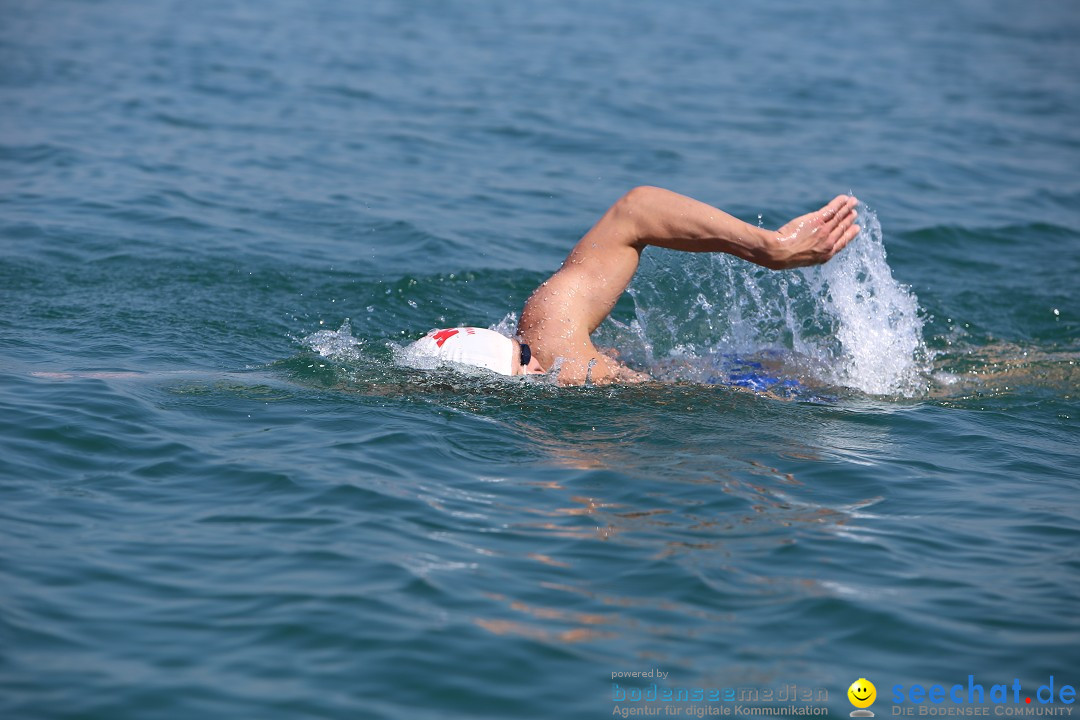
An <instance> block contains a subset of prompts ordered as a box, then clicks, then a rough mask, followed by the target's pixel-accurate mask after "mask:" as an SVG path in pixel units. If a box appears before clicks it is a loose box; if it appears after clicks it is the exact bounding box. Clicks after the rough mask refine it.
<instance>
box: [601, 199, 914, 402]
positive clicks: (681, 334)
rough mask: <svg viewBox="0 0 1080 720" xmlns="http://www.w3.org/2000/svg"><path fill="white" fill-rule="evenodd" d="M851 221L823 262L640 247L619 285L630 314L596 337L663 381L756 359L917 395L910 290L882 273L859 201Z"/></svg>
mask: <svg viewBox="0 0 1080 720" xmlns="http://www.w3.org/2000/svg"><path fill="white" fill-rule="evenodd" d="M860 220H861V225H862V230H861V232H860V233H859V235H858V237H857V238H856V239H855V240H853V241H852V242H851V244H850V245H849V246H848V247H847V248H846V249H845V250H844V252H843V253H841V254H840V255H839V256H837V257H836V258H834V259H833V260H832V261H831V262H829V263H828V264H826V265H824V266H819V267H815V268H803V269H799V270H794V271H790V272H782V273H774V272H772V271H769V270H765V269H764V268H759V267H756V266H752V265H749V264H747V263H745V262H743V261H740V260H736V259H734V258H732V257H730V256H725V255H711V254H702V255H693V256H688V255H676V254H674V253H670V252H665V251H659V252H655V251H652V250H650V252H649V253H647V254H646V255H645V257H644V259H643V262H642V270H641V272H640V273H639V275H638V278H637V279H635V281H634V283H633V284H632V286H631V288H630V291H629V293H630V295H631V297H632V298H633V301H634V319H633V320H632V321H631V322H630V323H629V324H626V323H618V322H615V323H613V327H614V333H613V334H614V337H612V336H611V335H612V333H611V332H610V331H609V332H608V335H609V337H608V338H601V339H602V340H603V339H607V340H609V341H611V342H613V343H614V344H616V345H619V346H620V347H626V348H627V350H626V352H625V354H626V355H627V357H630V358H631V359H633V360H636V361H637V362H639V363H642V364H644V365H647V366H648V367H650V368H652V369H653V371H654V374H658V375H659V376H660V377H666V378H668V377H669V378H671V379H687V380H700V379H701V377H698V376H705V375H707V374H710V373H712V372H714V371H715V366H716V365H717V364H718V363H721V362H723V360H724V359H725V358H729V359H730V358H731V357H733V356H742V357H749V356H754V357H757V358H760V357H763V356H765V357H769V358H772V359H774V360H776V361H777V362H778V363H779V364H781V365H782V366H783V371H785V372H787V373H789V374H793V375H800V376H802V377H806V378H810V379H812V380H814V381H817V382H819V383H827V384H830V385H841V386H846V387H850V388H854V389H857V390H859V391H861V392H865V393H869V394H874V395H902V396H914V395H921V394H923V393H925V391H926V385H927V381H926V379H925V373H926V372H927V371H928V369H929V367H928V366H929V363H928V351H927V349H926V345H925V342H924V340H923V318H922V317H921V315H920V311H919V305H918V299H917V298H916V297H915V295H914V293H912V292H911V290H910V288H908V287H905V286H903V285H901V284H900V283H898V282H897V281H896V280H895V279H894V278H893V276H892V270H891V268H890V267H889V265H888V262H887V261H886V255H885V247H884V243H883V241H882V232H881V225H880V223H879V222H878V219H877V216H876V214H875V213H873V212H872V211H870V210H868V209H866V208H865V207H864V208H861V209H860ZM673 360H677V362H676V363H673ZM675 365H677V366H678V367H679V368H681V369H680V370H678V371H673V369H672V368H673V366H675Z"/></svg>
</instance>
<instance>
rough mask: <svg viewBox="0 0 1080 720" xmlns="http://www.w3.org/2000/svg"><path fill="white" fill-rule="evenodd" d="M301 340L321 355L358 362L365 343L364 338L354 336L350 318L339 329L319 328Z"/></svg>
mask: <svg viewBox="0 0 1080 720" xmlns="http://www.w3.org/2000/svg"><path fill="white" fill-rule="evenodd" d="M300 342H302V343H303V344H304V345H305V346H306V347H307V348H308V349H309V350H312V351H313V352H315V353H317V354H318V355H320V356H321V357H324V358H326V359H328V360H334V361H338V362H356V361H357V360H359V359H360V357H361V349H362V348H363V345H364V343H363V341H362V340H360V339H359V338H355V337H353V334H352V326H351V325H350V324H349V319H348V318H345V322H343V323H342V324H341V327H340V328H338V329H337V330H319V331H317V332H314V333H312V334H310V335H308V336H306V337H304V338H303V339H302V340H301V341H300Z"/></svg>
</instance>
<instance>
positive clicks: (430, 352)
mask: <svg viewBox="0 0 1080 720" xmlns="http://www.w3.org/2000/svg"><path fill="white" fill-rule="evenodd" d="M408 349H409V350H410V351H412V352H415V353H416V354H418V355H422V356H426V357H434V358H437V359H438V360H439V361H441V362H449V363H460V364H462V365H475V366H477V367H482V368H487V369H488V370H491V371H492V372H497V373H499V374H500V375H513V374H514V341H513V340H511V339H510V338H508V337H506V336H505V335H500V334H499V333H497V332H495V331H494V330H485V329H484V328H473V327H463V328H450V329H446V330H432V331H431V332H429V333H428V334H427V335H425V336H424V337H422V338H420V339H419V340H417V341H416V342H414V343H413V344H412V345H410V346H409V348H408Z"/></svg>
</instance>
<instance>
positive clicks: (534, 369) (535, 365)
mask: <svg viewBox="0 0 1080 720" xmlns="http://www.w3.org/2000/svg"><path fill="white" fill-rule="evenodd" d="M514 357H521V343H519V342H518V341H517V340H514ZM546 372H547V370H545V369H544V366H543V365H541V364H540V361H539V360H537V359H536V356H535V355H533V356H532V357H531V358H530V359H529V364H528V365H518V364H517V363H515V364H514V374H515V375H543V374H544V373H546Z"/></svg>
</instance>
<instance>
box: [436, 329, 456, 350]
mask: <svg viewBox="0 0 1080 720" xmlns="http://www.w3.org/2000/svg"><path fill="white" fill-rule="evenodd" d="M457 334H458V331H457V330H456V329H455V330H440V331H439V332H437V333H432V334H431V338H432V339H433V340H434V341H435V344H436V345H438V346H439V347H442V346H443V343H444V342H446V341H447V340H449V339H450V338H452V337H454V336H455V335H457Z"/></svg>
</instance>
